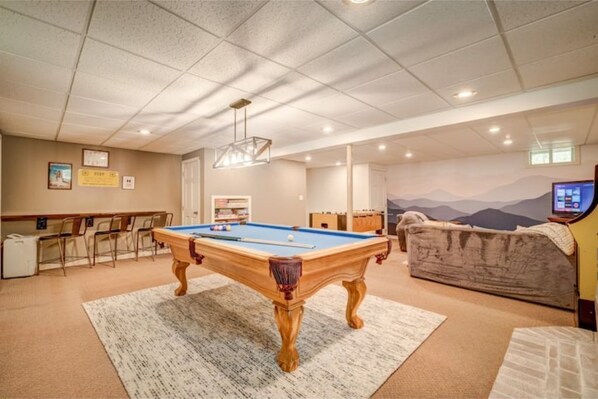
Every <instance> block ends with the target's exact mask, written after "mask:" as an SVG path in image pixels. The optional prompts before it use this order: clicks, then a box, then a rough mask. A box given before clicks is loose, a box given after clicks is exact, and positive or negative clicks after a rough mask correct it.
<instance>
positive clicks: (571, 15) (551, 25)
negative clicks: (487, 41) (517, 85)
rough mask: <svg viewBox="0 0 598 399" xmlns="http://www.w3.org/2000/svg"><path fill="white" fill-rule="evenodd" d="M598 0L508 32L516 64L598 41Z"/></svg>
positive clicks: (507, 37) (507, 35)
mask: <svg viewBox="0 0 598 399" xmlns="http://www.w3.org/2000/svg"><path fill="white" fill-rule="evenodd" d="M596 21H598V2H596V1H592V2H590V3H588V4H585V5H582V6H580V7H576V8H574V9H571V10H568V11H565V12H562V13H560V14H557V15H554V16H552V17H548V18H546V19H543V20H541V21H538V22H535V23H533V24H529V25H526V26H523V27H521V28H517V29H515V30H512V31H510V32H507V33H506V35H505V37H506V39H507V41H508V43H509V46H510V47H511V52H512V54H513V59H514V61H515V64H517V65H523V64H527V63H530V62H533V61H537V60H540V59H542V58H547V57H551V56H554V55H558V54H562V53H565V52H568V51H571V50H575V49H578V48H582V47H587V46H591V45H594V44H598V24H597V23H596Z"/></svg>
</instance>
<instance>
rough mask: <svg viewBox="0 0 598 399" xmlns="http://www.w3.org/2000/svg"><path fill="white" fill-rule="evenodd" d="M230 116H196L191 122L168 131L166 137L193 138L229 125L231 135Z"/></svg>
mask: <svg viewBox="0 0 598 399" xmlns="http://www.w3.org/2000/svg"><path fill="white" fill-rule="evenodd" d="M232 122H233V121H232V118H231V119H228V118H226V119H222V118H203V117H200V118H197V119H196V120H194V121H193V122H191V123H189V124H187V125H185V126H182V127H180V128H178V129H177V130H176V131H174V132H172V133H170V134H169V135H168V137H173V138H177V140H183V139H187V140H195V139H197V138H199V137H203V136H206V135H209V134H212V133H214V132H216V131H218V130H221V129H224V128H228V127H230V129H229V130H230V132H231V135H230V137H232V132H233V129H232Z"/></svg>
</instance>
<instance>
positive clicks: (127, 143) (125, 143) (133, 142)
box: [102, 136, 147, 150]
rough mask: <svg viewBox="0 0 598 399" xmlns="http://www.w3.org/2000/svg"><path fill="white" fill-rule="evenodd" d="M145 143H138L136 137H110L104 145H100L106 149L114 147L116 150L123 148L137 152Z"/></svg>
mask: <svg viewBox="0 0 598 399" xmlns="http://www.w3.org/2000/svg"><path fill="white" fill-rule="evenodd" d="M146 144H147V143H144V142H140V141H139V140H138V138H137V137H130V136H126V137H122V136H113V137H110V138H109V139H108V140H107V141H106V142H105V143H103V144H102V145H105V146H108V147H116V148H124V149H127V150H137V149H140V148H141V147H143V146H144V145H146Z"/></svg>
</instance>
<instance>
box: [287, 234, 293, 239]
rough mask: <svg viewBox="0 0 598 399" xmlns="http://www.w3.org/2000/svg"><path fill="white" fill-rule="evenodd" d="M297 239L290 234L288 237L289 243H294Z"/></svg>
mask: <svg viewBox="0 0 598 399" xmlns="http://www.w3.org/2000/svg"><path fill="white" fill-rule="evenodd" d="M294 239H295V237H294V236H293V235H292V234H289V235H288V237H287V240H289V241H293V240H294Z"/></svg>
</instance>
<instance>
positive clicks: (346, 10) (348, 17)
mask: <svg viewBox="0 0 598 399" xmlns="http://www.w3.org/2000/svg"><path fill="white" fill-rule="evenodd" d="M424 2H425V0H417V1H374V2H372V3H370V4H368V5H366V6H359V5H352V4H348V3H346V2H344V1H342V0H324V1H321V2H320V3H321V4H322V5H323V6H324V7H326V8H327V9H329V10H330V11H331V12H332V13H333V14H335V15H336V16H338V17H339V18H340V19H342V20H343V21H345V22H347V23H348V24H350V25H352V26H353V27H355V28H357V29H359V30H360V31H362V32H366V31H368V30H370V29H373V28H375V27H376V26H379V25H381V24H383V23H384V22H386V21H389V20H391V19H393V18H395V17H397V16H399V15H401V14H403V13H405V12H407V11H409V10H411V9H412V8H414V7H416V6H418V5H420V4H422V3H424Z"/></svg>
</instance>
